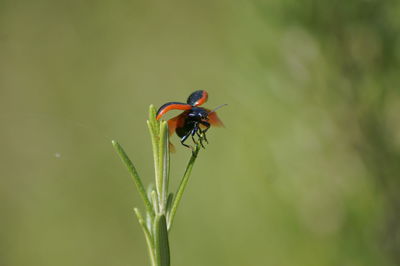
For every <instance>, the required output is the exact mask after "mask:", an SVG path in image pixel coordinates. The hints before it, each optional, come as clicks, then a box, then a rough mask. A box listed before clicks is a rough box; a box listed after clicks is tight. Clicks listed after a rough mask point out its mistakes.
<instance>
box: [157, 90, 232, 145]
mask: <svg viewBox="0 0 400 266" xmlns="http://www.w3.org/2000/svg"><path fill="white" fill-rule="evenodd" d="M207 100H208V93H207V92H206V91H205V90H197V91H195V92H193V93H192V94H190V95H189V97H188V98H187V101H186V103H181V102H167V103H165V104H163V105H162V106H161V107H160V108H159V109H158V111H157V115H156V119H157V120H160V119H161V117H162V116H163V115H165V114H166V113H167V112H169V111H171V110H183V111H184V112H182V113H181V114H179V115H177V116H175V117H173V118H171V119H169V120H168V122H167V123H168V128H169V134H170V135H172V134H173V133H174V132H176V134H177V135H178V137H180V139H181V144H182V145H183V146H185V147H187V148H190V149H192V150H194V148H193V147H192V146H190V145H188V144H186V143H185V141H186V140H187V139H188V138H189V137H192V140H193V142H194V143H195V144H196V145H197V144H198V142H197V141H196V139H195V136H197V137H198V140H199V142H200V145H201V146H202V147H203V148H204V144H203V140H204V141H205V142H207V143H208V140H207V137H206V132H207V130H208V129H209V128H210V127H211V126H216V127H219V126H223V123H222V121H221V120H220V119H219V118H218V116H217V114H216V112H215V111H216V110H217V109H219V108H221V107H222V106H225V105H226V104H223V105H220V106H218V107H217V108H215V109H214V110H209V109H206V108H203V107H199V106H200V105H202V104H204V103H205V102H207Z"/></svg>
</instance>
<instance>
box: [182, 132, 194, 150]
mask: <svg viewBox="0 0 400 266" xmlns="http://www.w3.org/2000/svg"><path fill="white" fill-rule="evenodd" d="M191 133H192V132H191V131H189V133H187V134H186V135H185V136H183V137H182V138H181V144H182V145H183V146H185V147H187V148H189V149H191V150H192V151H194V148H193V147H192V146H190V145H187V144H185V143H184V142H185V141H186V140H187V138H188V137H189V136H190V134H191Z"/></svg>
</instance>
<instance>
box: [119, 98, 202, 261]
mask: <svg viewBox="0 0 400 266" xmlns="http://www.w3.org/2000/svg"><path fill="white" fill-rule="evenodd" d="M147 125H148V128H149V131H150V136H151V143H152V147H153V159H154V172H155V189H153V186H152V185H150V186H149V188H148V194H146V189H145V187H144V185H143V183H142V181H141V179H140V176H139V174H138V172H137V171H136V168H135V166H134V165H133V163H132V161H131V160H130V159H129V157H128V155H127V154H126V152H125V151H124V149H123V148H122V147H121V145H119V144H118V142H116V141H114V140H113V141H112V144H113V146H114V148H115V149H116V151H117V152H118V154H119V156H120V157H121V159H122V161H123V162H124V164H125V166H126V167H127V168H128V171H129V173H130V175H131V177H132V179H133V182H134V183H135V185H136V188H137V190H138V192H139V195H140V197H141V198H142V200H143V202H144V205H145V207H146V218H147V220H145V219H144V218H143V216H142V214H141V213H140V211H139V209H137V208H134V211H135V214H136V217H137V219H138V221H139V224H140V226H141V227H142V230H143V233H144V235H145V238H146V243H147V249H148V251H149V256H150V261H151V265H152V266H170V249H169V239H168V234H169V230H170V228H171V225H172V222H173V220H174V217H175V213H176V210H177V208H178V205H179V203H180V201H181V199H182V195H183V192H184V190H185V188H186V186H187V183H188V181H189V176H190V173H191V171H192V168H193V165H194V162H195V161H196V158H197V155H198V153H199V150H200V146H199V145H197V146H196V148H195V150H194V151H193V153H192V157H191V158H190V160H189V163H188V165H187V167H186V170H185V173H184V175H183V177H182V180H181V182H180V185H179V187H178V189H177V192H176V197H175V199H174V197H173V194H172V193H169V192H168V189H169V174H170V171H169V170H170V151H169V135H168V124H167V122H165V121H162V122H159V121H158V120H157V119H156V111H155V108H154V106H153V105H151V106H150V108H149V120H148V121H147ZM146 221H147V222H146Z"/></svg>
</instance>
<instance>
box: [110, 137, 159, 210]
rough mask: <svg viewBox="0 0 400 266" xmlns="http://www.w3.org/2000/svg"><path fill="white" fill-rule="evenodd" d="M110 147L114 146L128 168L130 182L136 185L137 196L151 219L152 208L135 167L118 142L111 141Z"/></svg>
mask: <svg viewBox="0 0 400 266" xmlns="http://www.w3.org/2000/svg"><path fill="white" fill-rule="evenodd" d="M112 145H113V146H114V148H115V150H116V151H117V152H118V154H119V156H120V157H121V159H122V161H123V162H124V164H125V166H126V167H127V168H128V171H129V173H130V174H131V177H132V180H133V182H134V183H135V185H136V188H137V190H138V192H139V195H140V197H141V198H142V200H143V202H144V205H145V207H146V210H147V212H148V213H149V214H150V216H151V217H154V210H153V207H152V205H151V202H150V200H149V198H148V197H147V195H146V190H145V188H144V186H143V183H142V180H141V179H140V177H139V174H138V172H137V171H136V168H135V166H134V165H133V163H132V161H131V160H130V159H129V157H128V155H127V154H126V152H125V151H124V149H123V148H122V146H121V145H119V143H118V142H116V141H115V140H113V141H112Z"/></svg>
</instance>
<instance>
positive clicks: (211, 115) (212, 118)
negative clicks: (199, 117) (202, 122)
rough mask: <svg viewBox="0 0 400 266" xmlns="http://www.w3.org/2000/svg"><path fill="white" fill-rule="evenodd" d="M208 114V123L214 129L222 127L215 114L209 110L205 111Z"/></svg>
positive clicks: (222, 124)
mask: <svg viewBox="0 0 400 266" xmlns="http://www.w3.org/2000/svg"><path fill="white" fill-rule="evenodd" d="M206 110H207V111H208V112H209V113H208V122H209V123H210V124H211V125H212V126H214V127H224V123H222V121H221V119H219V117H218V115H217V113H216V112H211V110H208V109H206Z"/></svg>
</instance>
